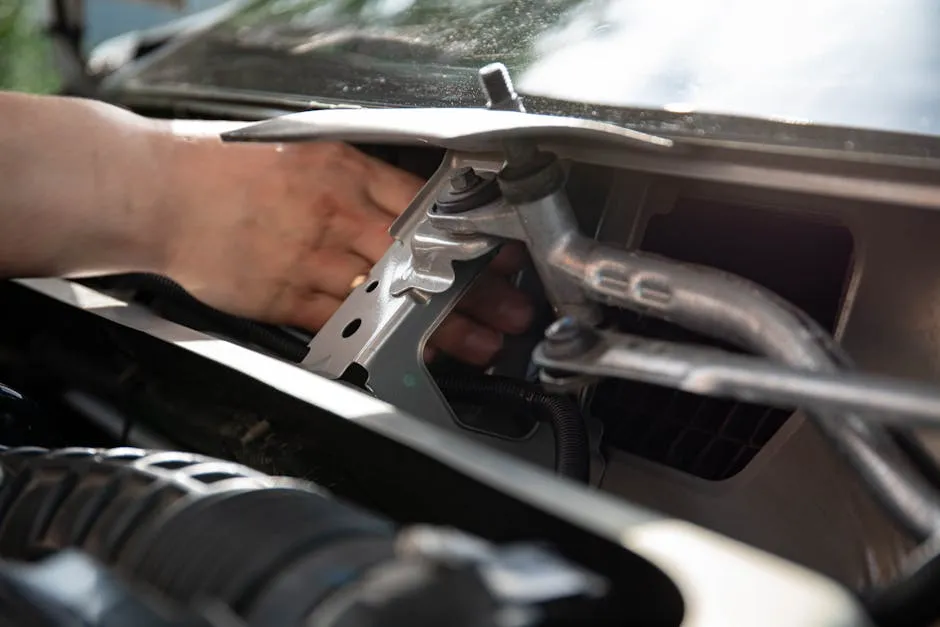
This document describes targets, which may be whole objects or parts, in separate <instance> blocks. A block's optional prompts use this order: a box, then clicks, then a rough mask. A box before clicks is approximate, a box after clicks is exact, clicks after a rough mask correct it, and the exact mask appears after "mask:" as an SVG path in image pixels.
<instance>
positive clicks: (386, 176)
mask: <svg viewBox="0 0 940 627" xmlns="http://www.w3.org/2000/svg"><path fill="white" fill-rule="evenodd" d="M367 158H368V159H369V161H370V164H371V165H370V168H369V170H370V174H371V176H370V177H369V180H368V181H367V184H368V192H369V197H370V198H372V200H373V201H374V202H375V204H376V205H378V206H379V207H380V208H381V209H382V210H383V211H384V212H385V213H386V214H388V215H390V216H392V217H398V216H399V215H401V213H402V212H403V211H404V210H405V209H407V208H408V205H409V204H410V203H411V201H412V200H414V197H415V195H416V194H417V193H418V191H419V190H420V189H421V187H422V186H423V185H424V183H425V181H423V180H422V179H421V178H419V177H417V176H415V175H413V174H411V173H410V172H406V171H404V170H400V169H398V168H395V167H393V166H390V165H388V164H387V163H385V162H384V161H381V160H379V159H375V158H373V157H367Z"/></svg>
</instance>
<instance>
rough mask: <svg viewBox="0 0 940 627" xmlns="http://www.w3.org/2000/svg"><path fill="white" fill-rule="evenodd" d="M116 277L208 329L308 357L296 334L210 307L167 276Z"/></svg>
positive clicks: (291, 356) (295, 357) (291, 357)
mask: <svg viewBox="0 0 940 627" xmlns="http://www.w3.org/2000/svg"><path fill="white" fill-rule="evenodd" d="M116 280H117V283H118V284H119V285H120V286H121V287H125V288H127V287H129V288H133V289H136V290H143V291H147V292H150V293H152V294H153V295H154V296H157V297H159V298H164V299H166V300H167V301H169V302H170V304H172V305H176V306H178V307H179V308H180V310H181V311H182V312H183V313H184V314H186V315H188V316H191V317H192V318H193V320H194V321H195V323H196V324H199V325H201V326H203V327H204V328H206V329H211V330H215V331H218V332H219V333H221V334H223V335H227V336H229V337H231V338H232V339H235V340H240V341H244V342H249V343H251V344H254V345H256V346H258V347H259V348H262V349H264V350H266V351H269V352H271V353H273V354H275V355H277V356H278V357H281V358H283V359H286V360H288V361H292V362H295V363H299V362H301V361H303V359H304V357H306V356H307V352H308V350H309V348H308V347H307V345H306V344H304V343H303V342H302V341H300V340H299V339H298V338H297V337H296V336H294V335H292V334H290V333H288V332H286V331H284V330H282V329H279V328H278V327H275V326H271V325H267V324H262V323H260V322H257V321H255V320H249V319H248V318H242V317H239V316H232V315H229V314H227V313H225V312H222V311H219V310H218V309H215V308H213V307H210V306H209V305H206V304H205V303H203V302H202V301H200V300H198V299H197V298H195V297H194V296H193V295H191V294H190V293H189V292H187V291H186V290H185V289H183V287H182V286H181V285H179V284H178V283H176V282H175V281H173V280H172V279H170V278H168V277H165V276H161V275H159V274H144V273H140V274H127V275H123V276H121V277H120V278H118V279H116Z"/></svg>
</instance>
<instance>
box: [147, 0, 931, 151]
mask: <svg viewBox="0 0 940 627" xmlns="http://www.w3.org/2000/svg"><path fill="white" fill-rule="evenodd" d="M937 33H940V3H938V2H934V1H931V0H863V1H859V0H787V1H786V2H773V3H771V2H767V1H766V0H765V1H761V0H267V1H262V2H253V3H250V4H248V5H247V6H246V7H245V8H244V9H243V10H242V11H240V12H238V13H236V14H235V15H234V16H233V17H231V18H229V19H228V21H226V22H225V23H224V24H222V25H221V26H220V27H219V28H217V29H215V30H213V31H212V32H211V33H209V34H208V35H205V36H203V37H201V38H200V39H199V40H198V41H195V42H191V43H190V44H188V45H187V46H184V47H183V48H182V49H180V50H179V51H178V54H177V55H175V56H174V55H170V57H168V58H165V59H163V61H161V62H158V63H156V64H154V66H153V67H151V68H150V69H149V70H148V71H147V72H145V74H146V77H147V79H148V80H149V81H150V82H156V83H160V82H164V83H165V82H175V83H184V84H194V85H199V86H202V87H206V86H212V87H222V88H234V89H240V90H253V91H254V90H262V91H267V92H277V93H281V94H303V95H305V96H308V97H310V98H313V99H315V98H324V99H339V100H349V101H354V102H361V103H377V104H386V105H412V106H480V105H481V104H482V97H481V95H480V93H479V89H478V87H477V84H476V80H475V71H476V69H477V68H479V67H480V66H482V65H483V64H486V63H489V62H491V61H502V62H503V63H505V64H506V65H507V66H509V67H510V69H511V70H512V72H513V76H514V78H515V81H516V86H517V88H518V89H519V91H520V92H522V93H524V94H529V95H535V96H543V97H546V98H550V99H554V100H557V101H564V102H571V103H583V104H586V105H589V106H588V109H590V105H598V106H609V107H644V108H646V107H648V108H654V109H665V110H667V111H676V112H688V111H706V112H710V113H720V114H736V115H746V116H750V117H758V118H775V119H785V120H801V121H808V122H815V123H821V124H834V125H845V126H856V127H862V128H869V129H881V130H892V131H904V132H915V133H929V134H940V81H938V80H935V77H936V75H937V70H940V45H938V44H940V41H938V38H940V35H938V34H937Z"/></svg>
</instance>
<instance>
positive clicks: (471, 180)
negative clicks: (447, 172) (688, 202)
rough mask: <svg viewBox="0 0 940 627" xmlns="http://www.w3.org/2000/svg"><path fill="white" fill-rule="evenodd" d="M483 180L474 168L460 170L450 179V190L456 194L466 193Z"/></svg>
mask: <svg viewBox="0 0 940 627" xmlns="http://www.w3.org/2000/svg"><path fill="white" fill-rule="evenodd" d="M482 180H483V179H481V178H480V177H479V176H477V173H476V172H474V171H473V168H460V169H459V170H457V171H456V172H454V175H453V176H451V177H450V188H451V189H452V190H454V191H455V192H465V191H467V190H468V189H471V188H472V187H473V186H474V185H477V184H478V183H479V182H480V181H482Z"/></svg>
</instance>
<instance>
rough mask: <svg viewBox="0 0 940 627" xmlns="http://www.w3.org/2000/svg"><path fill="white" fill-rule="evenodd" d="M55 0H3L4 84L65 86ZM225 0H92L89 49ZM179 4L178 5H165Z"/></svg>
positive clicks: (0, 65) (0, 59) (0, 73)
mask: <svg viewBox="0 0 940 627" xmlns="http://www.w3.org/2000/svg"><path fill="white" fill-rule="evenodd" d="M54 1H55V0H0V89H15V90H19V91H29V92H34V93H51V92H55V91H56V90H57V89H58V87H59V77H58V76H57V73H56V69H55V68H56V66H55V63H54V58H53V50H52V45H51V43H50V42H49V40H48V39H47V38H46V37H45V36H44V32H43V29H44V26H45V24H46V23H48V14H49V11H50V7H51V3H52V2H54ZM223 1H224V0H186V1H184V2H175V3H149V2H145V1H137V2H134V1H129V0H86V4H85V11H86V16H87V31H86V33H85V48H86V51H87V50H88V49H90V48H92V47H93V46H95V45H97V44H98V43H101V42H102V41H104V40H106V39H110V38H111V37H114V36H116V35H120V34H122V33H126V32H128V31H131V30H136V29H140V28H148V27H151V26H157V25H159V24H162V23H165V22H168V21H170V20H173V19H176V18H179V17H182V16H184V15H187V14H190V13H195V12H197V11H202V10H205V9H209V8H212V7H214V6H216V5H219V4H221V3H222V2H223ZM164 4H177V5H178V8H174V7H171V6H163V5H164Z"/></svg>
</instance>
